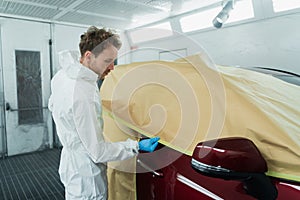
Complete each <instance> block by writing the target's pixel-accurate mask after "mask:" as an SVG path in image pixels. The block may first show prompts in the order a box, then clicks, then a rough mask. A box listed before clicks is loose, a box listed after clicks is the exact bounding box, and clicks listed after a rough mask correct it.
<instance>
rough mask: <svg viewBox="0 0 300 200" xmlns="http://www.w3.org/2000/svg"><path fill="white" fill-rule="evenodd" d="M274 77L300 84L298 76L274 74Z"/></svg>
mask: <svg viewBox="0 0 300 200" xmlns="http://www.w3.org/2000/svg"><path fill="white" fill-rule="evenodd" d="M274 77H276V78H279V79H281V80H283V81H286V82H288V83H291V84H294V85H299V86H300V77H297V76H286V75H274Z"/></svg>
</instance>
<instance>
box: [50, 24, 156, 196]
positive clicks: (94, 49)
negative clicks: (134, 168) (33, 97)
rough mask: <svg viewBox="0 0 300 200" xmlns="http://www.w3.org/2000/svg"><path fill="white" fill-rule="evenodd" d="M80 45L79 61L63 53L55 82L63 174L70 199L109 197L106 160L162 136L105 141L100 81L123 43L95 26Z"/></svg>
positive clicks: (53, 105)
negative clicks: (136, 139)
mask: <svg viewBox="0 0 300 200" xmlns="http://www.w3.org/2000/svg"><path fill="white" fill-rule="evenodd" d="M79 47H80V52H81V57H80V62H79V56H78V54H77V53H76V52H74V51H63V52H61V53H60V54H59V60H60V65H61V67H62V69H61V70H60V71H58V72H57V74H56V75H55V76H54V77H53V79H52V81H51V90H52V94H51V96H50V99H49V105H48V106H49V110H50V111H51V112H52V116H53V119H54V122H55V124H56V128H57V134H58V137H59V139H60V141H61V143H62V145H63V149H62V152H61V159H60V166H59V174H60V179H61V181H62V183H63V184H64V186H65V196H66V199H107V178H106V165H105V163H106V162H108V161H115V160H124V159H128V158H131V157H133V156H135V155H137V153H138V150H143V151H148V152H152V151H154V149H155V148H156V146H157V144H158V143H157V141H158V140H159V138H151V139H147V140H142V141H140V142H137V141H133V140H130V139H128V140H127V141H124V142H116V143H108V142H105V141H104V139H103V134H102V126H103V120H102V113H101V102H100V96H99V90H98V87H97V80H98V79H99V78H103V77H104V76H105V73H106V72H107V70H108V68H109V67H111V66H112V65H113V62H114V60H115V59H116V57H117V53H118V50H119V49H120V47H121V42H120V39H119V37H118V35H116V34H113V33H112V32H111V31H106V30H105V29H98V28H96V27H94V26H92V27H90V28H89V29H88V30H87V32H86V33H84V34H83V35H81V41H80V44H79Z"/></svg>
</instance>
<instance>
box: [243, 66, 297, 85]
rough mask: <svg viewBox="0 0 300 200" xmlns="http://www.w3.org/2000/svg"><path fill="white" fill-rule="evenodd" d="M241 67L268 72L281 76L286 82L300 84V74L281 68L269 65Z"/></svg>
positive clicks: (277, 76)
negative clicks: (268, 66)
mask: <svg viewBox="0 0 300 200" xmlns="http://www.w3.org/2000/svg"><path fill="white" fill-rule="evenodd" d="M241 68H243V69H248V70H251V71H256V72H260V73H263V74H268V75H271V76H274V77H276V78H279V79H280V80H283V81H285V82H288V83H291V84H294V85H298V86H300V75H299V74H296V73H292V72H288V71H284V70H280V69H273V68H267V67H241Z"/></svg>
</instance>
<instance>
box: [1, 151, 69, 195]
mask: <svg viewBox="0 0 300 200" xmlns="http://www.w3.org/2000/svg"><path fill="white" fill-rule="evenodd" d="M59 159H60V149H49V150H45V151H40V152H34V153H30V154H24V155H17V156H11V157H7V158H5V159H0V199H1V200H19V199H20V200H27V199H34V200H35V199H40V200H45V199H49V200H54V199H57V200H62V199H64V187H63V185H62V183H61V182H60V180H59V174H58V165H59Z"/></svg>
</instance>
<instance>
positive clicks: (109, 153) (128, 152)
mask: <svg viewBox="0 0 300 200" xmlns="http://www.w3.org/2000/svg"><path fill="white" fill-rule="evenodd" d="M96 109H97V108H96V105H95V103H94V102H90V101H89V100H88V99H81V100H77V101H75V102H74V104H73V114H74V115H73V116H74V123H75V126H76V131H77V133H78V135H79V138H80V140H81V141H82V143H83V145H84V147H85V148H86V150H87V152H88V154H89V156H90V158H91V159H92V160H93V162H95V163H100V162H101V163H102V162H108V161H116V160H125V159H128V158H131V157H133V156H135V155H136V154H137V153H138V142H137V141H133V140H131V139H128V140H127V141H124V142H114V143H111V142H105V141H104V139H103V135H102V127H101V125H100V122H99V121H98V117H102V116H97V112H96Z"/></svg>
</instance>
